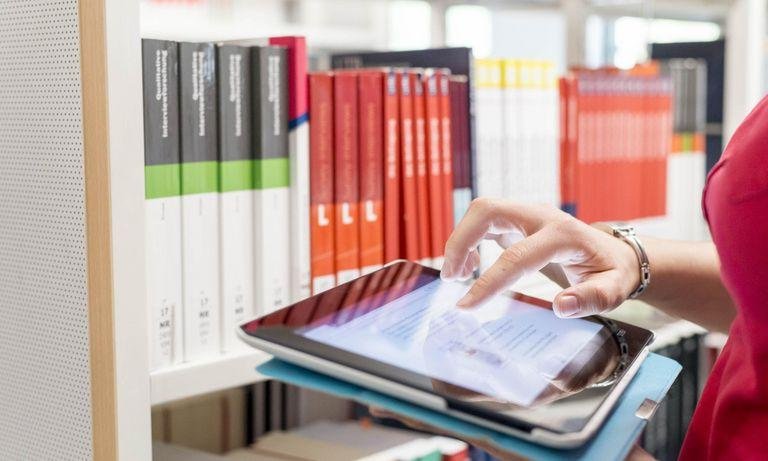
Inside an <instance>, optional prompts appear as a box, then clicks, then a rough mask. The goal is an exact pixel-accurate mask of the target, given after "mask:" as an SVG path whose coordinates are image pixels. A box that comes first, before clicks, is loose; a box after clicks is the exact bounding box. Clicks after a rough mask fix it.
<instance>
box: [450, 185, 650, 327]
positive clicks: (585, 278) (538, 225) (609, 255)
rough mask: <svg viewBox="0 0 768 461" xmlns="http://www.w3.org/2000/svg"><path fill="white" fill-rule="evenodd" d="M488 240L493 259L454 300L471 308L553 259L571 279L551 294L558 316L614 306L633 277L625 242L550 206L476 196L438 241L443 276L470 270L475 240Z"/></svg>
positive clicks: (463, 275)
mask: <svg viewBox="0 0 768 461" xmlns="http://www.w3.org/2000/svg"><path fill="white" fill-rule="evenodd" d="M483 239H492V240H495V241H496V242H497V243H498V244H499V245H501V246H502V248H504V252H503V253H502V254H501V256H500V257H499V259H498V260H497V261H496V262H495V263H494V264H493V265H492V266H491V267H490V268H489V269H488V270H487V271H485V272H484V273H483V274H482V275H481V276H480V277H479V278H478V279H477V280H476V281H475V283H474V284H473V285H472V287H471V289H470V290H469V292H468V293H467V294H466V296H464V297H463V298H462V299H461V300H460V301H459V303H458V305H459V306H461V307H471V306H475V305H478V304H481V303H483V302H484V301H486V300H488V299H489V298H490V297H492V296H494V295H496V294H498V293H500V292H502V291H504V290H505V289H507V288H508V287H509V286H510V285H512V284H513V283H515V282H516V281H517V280H519V279H520V278H521V277H522V276H524V275H526V274H528V273H531V272H534V271H538V270H541V269H543V268H544V267H545V266H547V265H548V264H550V263H556V264H559V265H560V266H561V267H562V269H563V271H564V273H565V276H566V277H567V279H568V282H569V283H570V285H571V286H570V287H568V288H565V289H564V290H563V291H561V292H560V293H559V294H558V295H557V296H556V297H555V299H554V302H553V304H554V310H555V313H556V314H557V315H558V316H560V317H583V316H587V315H592V314H598V313H600V312H605V311H608V310H610V309H613V308H615V307H616V306H618V305H619V304H621V303H622V302H623V301H624V300H625V299H626V298H627V297H628V296H629V294H630V293H632V291H633V290H634V289H635V288H637V286H638V285H639V283H640V272H639V268H638V261H637V256H636V255H635V253H634V250H633V249H632V247H630V246H629V245H628V244H626V243H625V242H623V241H621V240H620V239H618V238H615V237H613V236H612V235H609V234H608V233H606V232H603V231H601V230H598V229H597V228H595V227H592V226H589V225H587V224H585V223H584V222H582V221H579V220H577V219H575V218H573V217H572V216H570V215H568V214H567V213H564V212H562V211H560V210H558V209H556V208H554V207H549V206H543V205H526V204H520V203H516V202H512V201H507V200H496V199H490V198H479V199H475V200H474V201H472V204H471V205H470V207H469V210H468V211H467V213H466V215H465V216H464V218H463V219H462V220H461V222H460V223H459V224H458V226H457V227H456V229H455V230H454V231H453V234H452V235H451V237H450V238H449V239H448V242H447V243H446V245H445V263H444V265H443V270H442V274H441V275H442V278H443V279H445V280H456V279H462V280H466V279H468V278H469V277H471V276H472V273H473V272H474V271H475V270H476V269H477V267H478V265H479V261H480V257H479V255H478V253H477V245H478V244H479V243H480V241H482V240H483Z"/></svg>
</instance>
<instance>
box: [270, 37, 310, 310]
mask: <svg viewBox="0 0 768 461" xmlns="http://www.w3.org/2000/svg"><path fill="white" fill-rule="evenodd" d="M269 44H270V45H274V46H283V47H285V50H286V59H287V63H288V155H289V158H290V183H291V191H290V192H291V228H290V229H291V292H292V294H291V298H292V300H293V302H296V301H299V300H301V299H304V298H307V297H309V295H310V292H311V290H310V239H309V234H310V224H309V219H310V211H309V207H310V204H309V202H310V198H309V174H310V173H309V168H310V166H309V165H310V162H309V123H310V120H309V117H308V103H309V100H308V95H307V67H308V61H307V43H306V40H305V38H304V37H299V36H286V37H270V38H269Z"/></svg>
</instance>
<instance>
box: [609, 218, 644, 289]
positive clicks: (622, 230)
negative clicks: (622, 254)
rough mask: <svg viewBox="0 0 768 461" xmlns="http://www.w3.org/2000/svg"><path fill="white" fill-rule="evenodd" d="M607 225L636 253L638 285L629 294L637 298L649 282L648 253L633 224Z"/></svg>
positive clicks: (614, 234)
mask: <svg viewBox="0 0 768 461" xmlns="http://www.w3.org/2000/svg"><path fill="white" fill-rule="evenodd" d="M609 226H610V228H611V231H612V232H613V236H614V237H617V238H620V239H621V240H623V241H625V242H626V243H627V244H628V245H629V246H631V247H632V249H633V250H635V254H637V260H638V262H639V263H640V285H638V287H637V288H635V291H633V292H632V293H630V295H629V297H630V298H637V297H638V296H640V294H641V293H642V292H644V291H645V290H646V289H647V288H648V285H649V284H650V283H651V264H650V262H648V254H647V253H646V252H645V247H643V243H642V242H641V241H640V239H639V238H637V234H636V233H635V228H634V227H633V226H631V225H629V224H625V223H616V224H609Z"/></svg>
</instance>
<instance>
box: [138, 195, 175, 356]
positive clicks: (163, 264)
mask: <svg viewBox="0 0 768 461" xmlns="http://www.w3.org/2000/svg"><path fill="white" fill-rule="evenodd" d="M145 226H146V242H147V243H146V258H147V261H146V268H147V273H146V277H147V303H148V305H149V308H150V315H149V322H150V329H149V332H150V346H151V347H150V350H151V357H150V358H151V365H150V366H151V367H152V368H153V369H157V368H161V367H164V366H168V365H171V364H173V363H178V362H180V361H181V359H182V346H183V337H182V328H181V322H182V318H183V313H182V309H183V308H182V286H181V198H180V197H178V196H175V197H165V198H155V199H149V200H147V201H146V204H145Z"/></svg>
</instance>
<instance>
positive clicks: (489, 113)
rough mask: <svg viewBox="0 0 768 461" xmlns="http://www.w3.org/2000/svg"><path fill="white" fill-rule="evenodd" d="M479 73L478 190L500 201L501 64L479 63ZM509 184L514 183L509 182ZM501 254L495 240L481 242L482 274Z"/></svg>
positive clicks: (477, 61) (476, 161)
mask: <svg viewBox="0 0 768 461" xmlns="http://www.w3.org/2000/svg"><path fill="white" fill-rule="evenodd" d="M475 69H476V71H477V72H476V85H477V89H476V93H475V94H476V95H477V102H476V117H477V157H476V159H475V164H476V168H477V169H476V172H477V174H476V177H475V182H476V190H477V195H478V197H494V198H499V197H503V195H504V190H503V189H504V186H503V184H504V178H503V177H502V168H503V166H502V165H503V164H504V161H503V155H502V132H503V127H504V118H503V117H504V114H503V105H502V104H503V102H502V88H501V83H502V67H501V60H500V59H495V58H487V59H477V60H476V61H475ZM506 154H509V152H507V153H506ZM508 180H510V181H511V180H513V179H512V178H508ZM501 251H502V250H501V248H500V247H499V245H497V244H496V242H495V241H493V240H483V241H482V242H480V245H479V252H480V271H481V272H482V271H485V270H486V269H488V268H489V267H490V266H491V265H492V264H493V263H494V262H495V261H496V259H497V258H498V257H499V255H501Z"/></svg>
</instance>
